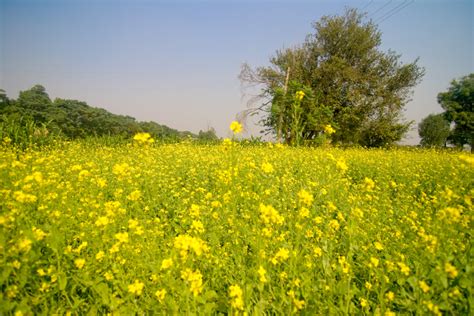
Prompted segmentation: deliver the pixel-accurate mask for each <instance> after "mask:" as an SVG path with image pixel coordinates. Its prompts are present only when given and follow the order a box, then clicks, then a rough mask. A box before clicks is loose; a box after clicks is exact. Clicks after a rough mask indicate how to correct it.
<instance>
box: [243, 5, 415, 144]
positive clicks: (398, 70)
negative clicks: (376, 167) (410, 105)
mask: <svg viewBox="0 0 474 316" xmlns="http://www.w3.org/2000/svg"><path fill="white" fill-rule="evenodd" d="M313 28H314V33H313V34H310V35H308V36H307V38H306V40H305V42H304V43H303V44H301V45H299V46H296V47H293V48H287V49H283V50H278V51H277V52H276V55H275V56H273V57H272V58H271V59H270V64H271V65H270V66H268V67H258V68H256V69H253V68H251V67H250V66H248V65H246V64H245V65H244V66H243V67H242V71H241V74H240V79H241V80H242V81H243V82H244V83H250V84H260V85H262V90H261V93H260V94H259V102H260V105H259V106H255V105H254V107H253V108H252V109H251V110H250V111H248V112H252V111H254V112H255V111H256V112H264V113H265V115H264V117H265V118H264V120H263V124H264V125H265V127H266V128H267V131H270V132H272V133H273V134H274V135H277V134H279V132H280V131H281V133H282V135H281V136H282V138H283V139H285V140H286V141H288V140H289V139H288V135H291V134H292V133H291V131H289V129H291V127H290V126H291V123H288V121H290V120H291V117H290V116H289V115H288V113H291V112H292V111H291V107H292V106H293V104H294V100H293V96H294V93H295V91H294V90H295V89H301V90H303V91H305V90H306V91H307V92H310V93H306V96H308V98H306V96H305V98H306V100H305V98H304V99H303V100H302V105H301V106H302V108H303V109H304V110H303V112H302V113H303V115H302V120H303V122H302V126H303V132H302V137H303V139H306V140H308V139H313V138H315V137H317V136H318V135H320V134H321V133H322V132H323V130H324V126H326V125H327V124H330V125H332V126H334V127H335V129H336V133H334V134H333V135H331V137H332V139H333V141H336V142H341V143H348V144H361V145H364V146H382V145H385V144H389V143H392V142H395V141H398V140H400V139H401V138H402V137H403V135H404V134H405V133H406V132H407V130H408V128H409V126H410V123H408V122H405V121H404V120H403V117H402V111H403V108H404V105H405V104H406V103H407V102H408V101H409V98H410V96H411V92H412V88H413V87H414V86H415V85H416V84H417V83H418V82H419V81H420V79H421V77H422V76H423V73H424V71H423V69H422V68H420V67H419V66H418V65H417V61H416V60H415V61H414V62H412V63H408V64H403V63H402V62H401V61H400V55H397V54H396V53H395V52H393V51H388V52H382V51H381V49H380V45H381V33H380V31H379V30H378V29H377V26H376V25H375V24H374V23H372V21H367V20H366V18H365V15H364V14H362V13H359V12H358V11H357V10H355V9H348V10H347V11H346V12H345V14H344V15H342V16H325V17H323V18H322V19H321V20H320V21H318V22H315V23H314V24H313ZM282 116H283V118H282ZM285 122H286V125H285ZM285 133H286V134H285ZM290 138H291V137H290Z"/></svg>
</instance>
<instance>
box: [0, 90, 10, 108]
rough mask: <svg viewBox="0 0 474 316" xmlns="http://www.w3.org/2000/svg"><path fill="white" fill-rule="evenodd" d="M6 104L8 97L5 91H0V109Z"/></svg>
mask: <svg viewBox="0 0 474 316" xmlns="http://www.w3.org/2000/svg"><path fill="white" fill-rule="evenodd" d="M7 104H8V97H7V93H6V92H5V90H3V89H0V109H1V108H4V107H5V106H7Z"/></svg>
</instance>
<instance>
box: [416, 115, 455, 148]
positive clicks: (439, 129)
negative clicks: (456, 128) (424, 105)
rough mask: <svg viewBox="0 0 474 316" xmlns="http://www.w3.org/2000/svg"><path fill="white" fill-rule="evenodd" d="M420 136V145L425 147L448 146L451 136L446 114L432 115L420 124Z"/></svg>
mask: <svg viewBox="0 0 474 316" xmlns="http://www.w3.org/2000/svg"><path fill="white" fill-rule="evenodd" d="M418 134H419V135H420V137H421V141H420V144H421V145H422V146H424V147H442V146H446V141H447V139H448V136H449V134H450V130H449V122H448V121H446V119H445V117H444V114H443V113H440V114H430V115H428V116H427V117H425V118H424V119H423V120H422V121H421V122H420V124H418Z"/></svg>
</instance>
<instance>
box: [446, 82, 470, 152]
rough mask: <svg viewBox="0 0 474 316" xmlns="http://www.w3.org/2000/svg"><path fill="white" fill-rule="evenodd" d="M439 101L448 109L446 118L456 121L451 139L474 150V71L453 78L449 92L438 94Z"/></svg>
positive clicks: (454, 142) (452, 121) (456, 143)
mask: <svg viewBox="0 0 474 316" xmlns="http://www.w3.org/2000/svg"><path fill="white" fill-rule="evenodd" d="M438 102H439V104H441V107H442V108H443V109H444V110H445V111H446V112H445V118H446V119H447V120H448V121H449V122H451V123H454V129H453V131H452V132H451V136H450V138H449V139H450V141H451V142H452V143H453V144H455V145H458V146H460V147H462V146H464V144H469V145H470V146H471V151H473V150H474V73H472V74H470V75H468V76H465V77H463V78H461V80H459V81H457V80H453V81H452V82H451V86H450V87H449V89H448V91H447V92H442V93H439V94H438Z"/></svg>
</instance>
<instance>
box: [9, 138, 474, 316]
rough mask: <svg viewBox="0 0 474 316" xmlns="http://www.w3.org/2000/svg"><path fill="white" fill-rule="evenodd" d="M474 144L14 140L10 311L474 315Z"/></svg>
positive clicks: (12, 153)
mask: <svg viewBox="0 0 474 316" xmlns="http://www.w3.org/2000/svg"><path fill="white" fill-rule="evenodd" d="M473 160H474V158H473V156H472V155H469V154H459V153H448V152H436V151H417V150H413V151H405V150H362V149H348V150H343V149H334V148H333V149H331V148H329V149H321V148H320V149H308V148H305V149H302V148H288V147H277V146H269V145H265V146H261V147H258V146H255V147H241V146H240V145H233V144H232V143H227V144H223V145H215V146H204V145H201V146H198V145H193V144H176V145H161V146H160V145H150V146H138V145H117V146H111V147H106V146H97V145H93V144H88V143H86V142H72V143H68V144H63V145H57V146H55V147H51V148H49V149H43V150H30V151H26V152H19V153H17V152H15V151H14V150H13V149H11V148H10V147H8V146H4V147H2V148H1V149H0V183H1V187H0V196H1V198H0V267H1V268H0V269H1V273H0V288H1V299H0V314H2V315H8V314H15V315H16V314H18V315H21V313H22V314H23V315H32V314H41V313H42V314H48V315H51V314H54V313H58V314H67V313H72V314H86V313H91V314H97V313H100V314H104V313H113V314H125V315H130V314H133V312H137V313H138V314H142V313H151V312H153V313H162V314H218V313H223V314H225V313H232V314H234V313H235V314H241V313H245V312H246V313H248V314H249V315H252V314H262V313H270V314H290V313H302V314H308V315H315V314H321V315H327V314H341V313H351V314H372V313H378V314H382V315H384V314H386V315H392V314H407V313H417V314H427V313H432V314H436V315H441V313H446V314H458V315H459V314H465V315H467V314H470V313H472V311H471V309H472V304H473V303H474V302H473V281H472V280H474V275H473V271H472V265H473V260H472V258H473V249H472V245H471V239H472V232H473V224H472V219H473V211H472V210H473V208H472V199H473V195H474V185H473V179H474V162H473Z"/></svg>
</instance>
